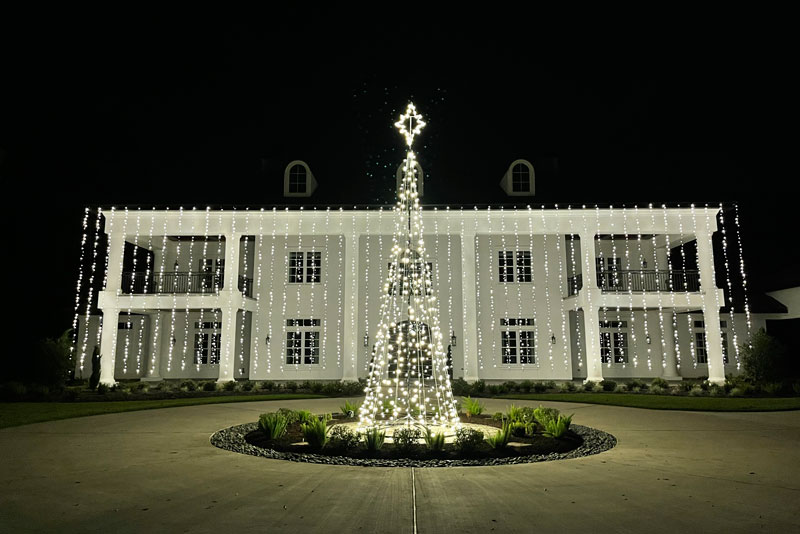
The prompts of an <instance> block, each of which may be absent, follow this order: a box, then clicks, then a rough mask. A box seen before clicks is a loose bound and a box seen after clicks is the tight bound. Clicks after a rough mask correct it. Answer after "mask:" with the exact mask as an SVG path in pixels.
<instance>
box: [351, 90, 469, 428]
mask: <svg viewBox="0 0 800 534" xmlns="http://www.w3.org/2000/svg"><path fill="white" fill-rule="evenodd" d="M424 126H425V122H424V121H423V120H422V115H420V114H419V113H417V110H416V108H415V107H414V104H409V105H408V107H407V108H406V112H405V113H404V114H402V115H401V116H400V120H399V121H397V122H396V123H395V127H397V129H398V130H399V131H400V134H401V135H403V136H404V137H405V141H406V145H407V147H408V151H407V154H406V158H405V160H404V161H403V180H402V183H401V184H400V187H399V190H398V191H397V203H396V204H395V207H394V217H395V232H394V236H393V240H392V241H393V246H392V252H391V260H390V264H389V274H388V277H387V279H386V284H385V285H384V287H383V292H382V297H381V320H380V324H379V325H378V331H377V334H376V338H377V339H376V342H375V346H374V348H373V350H372V358H371V361H370V368H369V375H368V377H367V386H366V388H365V392H366V400H365V401H364V404H363V405H362V406H361V409H360V412H359V416H360V425H359V426H360V427H361V428H365V429H367V428H375V427H379V428H385V427H392V426H412V425H420V426H425V427H428V426H439V427H444V429H445V431H449V432H452V431H453V430H454V429H455V428H457V427H458V426H459V419H458V413H457V410H456V407H455V401H454V399H453V392H452V387H451V384H450V374H449V372H448V367H447V355H446V354H445V352H444V350H443V348H442V332H441V329H440V327H439V317H438V313H439V310H438V306H437V299H436V295H435V294H434V288H433V282H432V280H433V278H432V267H433V266H432V264H430V263H428V262H427V261H426V255H425V241H424V239H423V225H422V209H421V207H420V204H419V194H418V192H417V170H418V168H419V167H418V164H417V159H416V156H415V154H414V151H413V150H412V148H411V147H412V145H413V142H414V137H415V136H417V135H418V134H419V133H420V132H421V131H422V128H423V127H424Z"/></svg>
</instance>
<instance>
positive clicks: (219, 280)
mask: <svg viewBox="0 0 800 534" xmlns="http://www.w3.org/2000/svg"><path fill="white" fill-rule="evenodd" d="M514 169H515V167H514V166H513V165H512V167H511V168H510V169H509V172H508V173H507V175H506V176H505V177H504V179H503V180H504V181H503V184H502V185H501V186H502V187H503V188H504V189H507V190H508V191H509V192H510V193H513V192H519V187H518V185H519V184H518V183H517V182H518V180H517V181H515V180H516V176H515V174H514V172H515V171H514ZM305 170H306V171H307V173H306V175H310V170H308V169H305ZM293 180H295V178H294V177H293V176H290V175H289V174H287V175H286V177H285V188H286V190H287V191H289V190H290V189H291V192H292V193H294V194H300V193H302V192H304V191H305V189H303V191H299V188H298V187H297V186H296V184H295V181H293ZM314 183H316V182H314ZM529 187H530V188H532V181H531V182H530V186H529ZM529 194H530V193H529ZM522 200H523V201H524V199H522ZM394 216H395V214H394V212H393V211H392V209H391V208H369V209H366V208H354V209H339V208H336V209H331V208H325V207H316V208H315V207H311V206H305V207H301V208H291V209H290V208H285V209H284V208H281V209H276V208H269V209H237V210H211V209H205V210H204V209H192V210H186V209H179V210H174V209H170V210H140V209H136V210H129V209H125V210H120V209H114V210H110V211H106V212H103V217H104V220H105V225H104V229H103V231H102V233H104V234H105V235H107V240H108V255H107V258H105V261H103V258H100V259H99V261H96V262H95V263H94V264H93V267H92V271H91V273H89V272H87V273H86V274H85V276H86V277H89V276H91V277H93V278H101V277H102V279H103V280H104V287H103V288H102V290H100V291H99V294H97V295H95V298H96V302H97V310H99V311H100V312H101V315H102V319H101V317H100V316H99V315H97V314H92V313H90V312H89V309H90V308H89V307H87V308H86V309H85V310H84V309H82V308H81V309H79V307H78V306H77V304H76V315H77V317H76V324H77V325H78V329H77V334H76V340H75V341H76V355H77V358H76V360H77V369H76V371H77V375H78V376H83V377H87V376H88V375H89V373H90V372H91V355H92V352H93V351H94V349H95V346H97V347H98V348H99V353H100V355H101V381H102V382H103V383H107V384H110V383H114V382H115V381H118V380H122V379H142V380H163V379H187V378H192V379H216V380H218V381H221V382H226V381H230V380H240V379H249V380H276V381H289V380H292V381H301V380H356V379H358V378H360V377H365V376H366V374H367V371H368V368H369V364H370V358H371V353H372V346H373V344H374V342H375V328H376V326H377V324H378V322H379V318H380V309H379V307H380V302H381V299H380V296H381V292H382V291H387V289H386V287H385V285H384V284H385V282H386V277H387V275H388V269H389V267H388V262H389V257H390V251H391V247H392V235H393V233H394V230H395V220H394ZM719 216H720V208H719V207H708V206H702V207H691V206H687V207H663V206H658V207H654V206H646V207H638V208H637V207H631V206H628V207H626V208H620V207H603V208H600V207H594V206H591V207H584V206H577V207H576V206H570V207H558V206H551V207H547V208H544V207H541V208H534V207H528V206H525V207H520V208H509V207H504V208H480V209H479V208H473V207H469V208H468V207H456V208H453V207H449V208H446V207H443V208H438V207H437V208H425V209H424V211H423V223H424V230H425V243H426V249H427V253H428V258H427V261H428V262H429V263H430V265H431V267H432V269H431V270H432V275H431V276H432V280H431V282H432V284H433V287H434V288H435V290H436V294H437V295H438V298H439V301H438V312H439V321H440V325H441V328H442V331H443V332H446V333H447V334H448V336H447V339H446V341H447V343H446V345H448V349H447V350H448V351H449V361H450V363H451V370H452V375H453V377H454V378H464V379H466V380H468V381H474V380H478V379H481V380H486V381H490V382H491V381H506V380H515V381H519V380H534V381H535V380H555V381H571V380H593V381H599V380H603V379H604V378H607V379H626V378H655V377H663V378H665V379H668V380H680V379H681V378H688V377H691V378H695V377H701V376H705V377H708V378H709V380H711V381H714V382H722V381H723V380H724V377H725V375H726V374H729V373H737V372H738V371H739V367H740V362H739V346H740V345H741V344H742V343H745V342H746V341H747V339H748V337H749V336H750V335H751V333H752V332H753V331H755V330H756V329H758V328H759V327H760V326H762V323H763V320H761V319H759V317H757V316H755V315H752V314H750V313H749V310H748V309H747V307H746V304H747V303H746V302H744V303H738V304H739V305H742V306H744V309H745V310H747V313H734V311H733V310H734V308H735V306H734V307H731V306H727V307H726V292H727V291H729V290H730V272H728V273H726V274H727V275H728V278H727V279H728V284H727V286H728V287H725V285H723V284H719V285H720V286H722V287H717V283H716V282H715V280H716V281H718V280H720V279H722V278H724V277H723V276H722V273H718V272H716V271H717V265H722V264H724V265H725V266H726V268H727V269H730V270H738V269H739V265H740V262H739V260H740V256H738V252H734V249H733V247H732V246H731V247H730V250H728V249H727V248H726V249H725V250H724V255H725V257H724V258H717V261H716V262H715V258H714V247H713V246H712V235H713V234H714V233H715V232H718V231H720V229H719V227H718V217H719ZM98 217H99V212H98ZM98 228H99V226H98ZM99 233H101V232H99V231H98V234H99ZM92 239H95V240H97V239H99V236H98V235H95V236H94V237H92V236H91V235H90V236H89V237H88V238H87V240H88V242H89V243H88V245H87V250H92ZM725 240H726V243H728V242H730V241H733V240H735V237H734V236H731V235H727V236H725ZM693 241H696V254H694V255H692V256H690V257H687V256H686V255H685V253H684V252H683V251H684V248H686V247H684V245H686V244H687V243H690V242H693ZM126 243H127V245H126ZM95 251H96V247H95ZM682 255H683V257H682ZM728 256H730V257H728ZM82 276H84V275H83V274H82ZM79 289H80V282H79ZM90 297H91V295H90ZM727 297H728V299H729V300H730V299H731V298H732V296H731V295H730V294H727ZM740 309H741V308H740Z"/></svg>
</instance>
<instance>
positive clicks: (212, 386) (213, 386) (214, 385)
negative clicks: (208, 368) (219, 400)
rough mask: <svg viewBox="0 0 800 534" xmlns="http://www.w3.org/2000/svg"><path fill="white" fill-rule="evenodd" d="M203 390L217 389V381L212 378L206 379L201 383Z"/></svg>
mask: <svg viewBox="0 0 800 534" xmlns="http://www.w3.org/2000/svg"><path fill="white" fill-rule="evenodd" d="M202 388H203V391H217V383H216V382H214V381H213V380H206V381H205V382H203V385H202Z"/></svg>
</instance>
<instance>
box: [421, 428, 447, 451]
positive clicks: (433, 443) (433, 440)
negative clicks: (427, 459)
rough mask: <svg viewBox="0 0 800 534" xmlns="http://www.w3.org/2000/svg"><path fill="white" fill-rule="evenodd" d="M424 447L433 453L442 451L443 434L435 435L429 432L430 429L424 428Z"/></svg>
mask: <svg viewBox="0 0 800 534" xmlns="http://www.w3.org/2000/svg"><path fill="white" fill-rule="evenodd" d="M423 437H424V438H425V445H426V446H427V447H428V450H430V451H433V452H439V451H442V450H444V432H437V433H436V434H434V433H432V432H431V429H430V428H427V427H426V428H425V436H423Z"/></svg>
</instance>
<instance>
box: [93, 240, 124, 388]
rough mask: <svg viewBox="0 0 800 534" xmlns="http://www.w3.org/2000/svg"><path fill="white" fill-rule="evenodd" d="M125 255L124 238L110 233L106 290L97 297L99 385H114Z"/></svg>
mask: <svg viewBox="0 0 800 534" xmlns="http://www.w3.org/2000/svg"><path fill="white" fill-rule="evenodd" d="M124 254H125V236H124V235H122V234H117V233H112V234H109V236H108V272H107V273H106V288H105V289H104V290H103V291H101V292H100V294H99V295H98V307H99V308H100V309H101V310H102V311H103V332H102V335H101V337H100V383H102V384H106V385H108V386H111V385H114V384H115V383H116V380H115V379H114V371H115V367H116V364H117V323H118V322H119V303H118V300H119V295H120V290H121V287H122V259H123V255H124Z"/></svg>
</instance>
